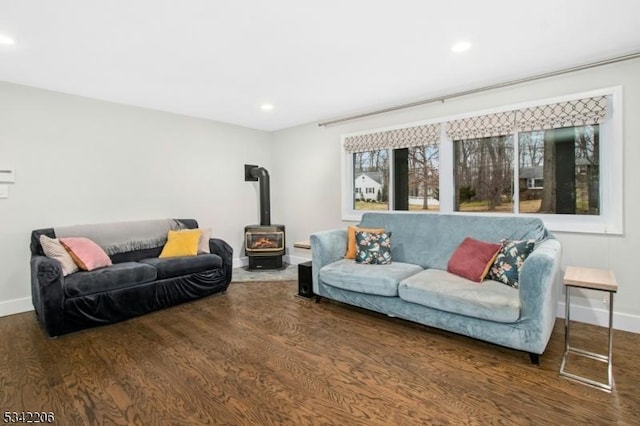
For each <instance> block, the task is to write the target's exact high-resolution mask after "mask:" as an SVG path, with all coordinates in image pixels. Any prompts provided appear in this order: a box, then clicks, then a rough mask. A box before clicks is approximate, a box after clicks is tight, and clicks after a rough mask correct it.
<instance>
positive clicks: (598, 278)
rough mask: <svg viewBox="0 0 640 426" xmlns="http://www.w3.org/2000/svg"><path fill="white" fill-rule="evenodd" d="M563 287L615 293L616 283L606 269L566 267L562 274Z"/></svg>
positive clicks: (610, 272)
mask: <svg viewBox="0 0 640 426" xmlns="http://www.w3.org/2000/svg"><path fill="white" fill-rule="evenodd" d="M564 285H567V286H571V287H581V288H588V289H592V290H604V291H611V292H614V293H615V292H617V291H618V282H617V281H616V277H615V275H614V274H613V271H611V270H608V269H595V268H583V267H580V266H568V267H567V270H566V272H565V273H564Z"/></svg>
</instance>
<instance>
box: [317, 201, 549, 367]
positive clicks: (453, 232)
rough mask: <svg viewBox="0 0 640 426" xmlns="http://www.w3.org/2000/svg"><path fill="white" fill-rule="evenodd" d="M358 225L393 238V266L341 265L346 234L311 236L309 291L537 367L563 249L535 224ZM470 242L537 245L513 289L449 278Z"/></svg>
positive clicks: (379, 218) (394, 216) (388, 217)
mask: <svg viewBox="0 0 640 426" xmlns="http://www.w3.org/2000/svg"><path fill="white" fill-rule="evenodd" d="M360 226H362V227H365V228H384V229H385V230H386V231H388V232H391V255H392V263H391V264H389V265H365V264H359V263H356V262H355V261H354V260H348V259H344V255H345V250H346V247H347V231H346V229H336V230H329V231H322V232H316V233H314V234H312V235H311V253H312V274H313V291H314V293H315V294H316V295H317V299H316V301H320V299H321V298H322V297H325V298H328V299H332V300H336V301H339V302H343V303H347V304H350V305H354V306H358V307H361V308H365V309H368V310H371V311H376V312H380V313H383V314H386V315H388V316H390V317H398V318H403V319H405V320H409V321H414V322H417V323H420V324H424V325H427V326H430V327H436V328H440V329H443V330H448V331H451V332H454V333H459V334H462V335H465V336H469V337H473V338H476V339H480V340H484V341H487V342H491V343H494V344H497V345H501V346H506V347H509V348H513V349H517V350H521V351H525V352H528V353H529V355H530V357H531V362H533V363H534V364H538V363H539V355H541V354H542V353H543V352H544V350H545V348H546V346H547V343H548V342H549V338H550V337H551V332H552V330H553V326H554V323H555V319H556V309H557V303H558V298H559V296H560V291H561V290H560V289H561V267H560V260H561V259H560V258H561V245H560V242H559V241H558V240H557V239H555V238H554V237H553V235H552V234H551V233H550V232H548V230H547V229H546V228H545V226H544V224H543V223H542V221H541V220H540V219H538V218H527V217H522V216H520V217H506V216H475V215H445V214H416V213H365V214H363V216H362V220H361V222H360ZM465 237H472V238H475V239H477V240H482V241H488V242H495V243H497V242H499V241H500V240H501V239H510V240H528V239H534V240H536V246H535V249H534V251H533V252H532V253H531V255H529V257H528V258H527V259H526V261H525V262H524V264H523V265H522V268H521V270H520V274H519V288H513V287H509V286H507V285H505V284H502V283H499V282H497V281H491V280H485V281H483V282H482V283H476V282H472V281H469V280H466V279H464V278H461V277H459V276H457V275H453V274H450V273H448V272H447V263H448V261H449V258H450V257H451V255H452V253H453V252H454V251H455V249H456V248H457V247H458V245H459V244H460V243H461V242H462V241H463V240H464V239H465Z"/></svg>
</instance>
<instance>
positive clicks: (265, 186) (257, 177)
mask: <svg viewBox="0 0 640 426" xmlns="http://www.w3.org/2000/svg"><path fill="white" fill-rule="evenodd" d="M244 180H245V181H260V225H262V226H265V225H266V226H268V225H271V195H270V194H269V187H270V184H269V172H268V171H267V169H265V168H264V167H258V166H253V165H249V164H245V165H244Z"/></svg>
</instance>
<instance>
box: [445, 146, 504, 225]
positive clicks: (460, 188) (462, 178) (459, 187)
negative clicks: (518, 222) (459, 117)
mask: <svg viewBox="0 0 640 426" xmlns="http://www.w3.org/2000/svg"><path fill="white" fill-rule="evenodd" d="M453 146H454V179H455V203H454V210H455V211H462V212H471V211H473V212H503V213H504V212H508V213H511V212H513V196H512V194H513V136H511V135H508V136H495V137H488V138H481V139H469V140H460V141H454V143H453Z"/></svg>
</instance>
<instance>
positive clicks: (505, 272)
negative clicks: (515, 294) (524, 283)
mask: <svg viewBox="0 0 640 426" xmlns="http://www.w3.org/2000/svg"><path fill="white" fill-rule="evenodd" d="M501 243H502V248H501V249H500V251H499V252H498V256H497V257H496V260H495V261H494V262H493V266H492V267H491V269H490V270H489V274H488V275H487V278H488V279H490V280H494V281H499V282H501V283H503V284H506V285H508V286H510V287H513V288H518V285H519V283H518V275H519V274H520V268H521V267H522V264H523V263H524V261H525V260H526V259H527V257H529V255H530V254H531V252H532V251H533V249H534V248H535V245H536V241H535V240H524V241H509V240H503V241H501Z"/></svg>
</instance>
